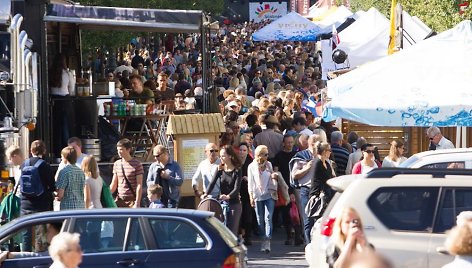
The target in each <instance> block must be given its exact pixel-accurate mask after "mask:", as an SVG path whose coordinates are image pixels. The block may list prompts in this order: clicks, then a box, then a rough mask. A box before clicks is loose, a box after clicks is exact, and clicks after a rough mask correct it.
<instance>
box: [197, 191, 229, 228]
mask: <svg viewBox="0 0 472 268" xmlns="http://www.w3.org/2000/svg"><path fill="white" fill-rule="evenodd" d="M197 210H203V211H211V212H213V213H215V217H216V218H217V219H219V220H220V221H221V222H224V223H225V225H226V216H227V213H228V210H229V207H228V203H227V202H226V201H218V200H216V199H214V198H211V197H208V198H205V199H203V200H202V201H200V203H199V204H198V207H197Z"/></svg>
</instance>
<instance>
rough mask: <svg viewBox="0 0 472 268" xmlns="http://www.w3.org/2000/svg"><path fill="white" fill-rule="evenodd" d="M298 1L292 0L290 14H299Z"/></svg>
mask: <svg viewBox="0 0 472 268" xmlns="http://www.w3.org/2000/svg"><path fill="white" fill-rule="evenodd" d="M297 1H298V0H290V12H297Z"/></svg>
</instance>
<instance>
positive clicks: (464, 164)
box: [400, 148, 472, 169]
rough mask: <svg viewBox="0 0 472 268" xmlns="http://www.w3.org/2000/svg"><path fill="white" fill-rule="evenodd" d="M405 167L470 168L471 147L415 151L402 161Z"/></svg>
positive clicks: (471, 160)
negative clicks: (415, 152)
mask: <svg viewBox="0 0 472 268" xmlns="http://www.w3.org/2000/svg"><path fill="white" fill-rule="evenodd" d="M400 167H405V168H448V167H456V168H466V169H472V148H459V149H445V150H436V151H425V152H421V153H417V154H414V155H412V156H411V157H410V158H408V159H407V160H406V161H405V162H403V163H402V164H401V165H400Z"/></svg>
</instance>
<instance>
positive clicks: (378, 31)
mask: <svg viewBox="0 0 472 268" xmlns="http://www.w3.org/2000/svg"><path fill="white" fill-rule="evenodd" d="M402 14H403V15H402V18H403V48H407V47H410V46H412V45H414V44H416V43H417V42H419V41H421V40H423V39H425V38H426V37H427V36H428V35H430V34H431V29H430V28H429V27H428V26H426V25H425V24H424V23H423V22H422V21H421V20H419V19H418V18H417V17H411V16H410V15H409V14H408V13H407V12H405V11H403V13H402ZM338 36H339V39H340V43H339V45H338V46H337V49H341V50H343V51H345V52H346V53H347V54H348V60H347V61H346V62H345V64H342V65H335V63H334V62H333V61H332V59H331V57H330V55H331V54H332V52H333V51H332V46H331V43H330V40H322V42H321V50H322V53H323V55H325V56H324V57H323V62H322V70H323V78H325V79H326V75H327V73H328V72H330V71H334V70H337V69H343V68H355V67H358V66H360V65H362V64H365V63H367V62H371V61H375V60H378V59H380V58H382V57H385V56H387V47H388V42H389V39H390V21H389V20H388V19H387V18H386V17H385V16H384V15H383V14H381V13H380V12H379V11H378V10H377V9H375V8H370V9H369V10H368V11H367V12H365V13H364V14H362V16H361V17H360V18H359V19H358V20H356V21H355V22H354V23H352V24H351V25H350V26H349V27H347V28H346V29H345V30H344V31H342V32H340V33H339V34H338ZM326 55H328V57H326Z"/></svg>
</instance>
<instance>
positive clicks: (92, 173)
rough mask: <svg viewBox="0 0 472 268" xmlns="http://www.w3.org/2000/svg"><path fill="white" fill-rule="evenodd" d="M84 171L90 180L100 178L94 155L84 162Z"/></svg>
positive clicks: (87, 157) (86, 158)
mask: <svg viewBox="0 0 472 268" xmlns="http://www.w3.org/2000/svg"><path fill="white" fill-rule="evenodd" d="M81 168H82V171H83V172H84V174H85V176H87V177H90V178H94V179H96V178H98V164H97V160H95V157H93V156H92V155H88V156H86V157H85V158H84V160H83V161H82V166H81Z"/></svg>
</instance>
